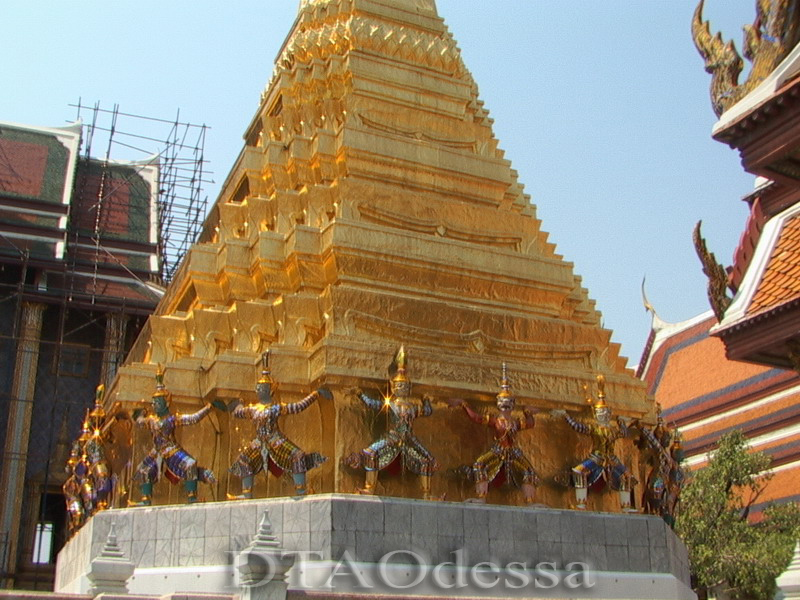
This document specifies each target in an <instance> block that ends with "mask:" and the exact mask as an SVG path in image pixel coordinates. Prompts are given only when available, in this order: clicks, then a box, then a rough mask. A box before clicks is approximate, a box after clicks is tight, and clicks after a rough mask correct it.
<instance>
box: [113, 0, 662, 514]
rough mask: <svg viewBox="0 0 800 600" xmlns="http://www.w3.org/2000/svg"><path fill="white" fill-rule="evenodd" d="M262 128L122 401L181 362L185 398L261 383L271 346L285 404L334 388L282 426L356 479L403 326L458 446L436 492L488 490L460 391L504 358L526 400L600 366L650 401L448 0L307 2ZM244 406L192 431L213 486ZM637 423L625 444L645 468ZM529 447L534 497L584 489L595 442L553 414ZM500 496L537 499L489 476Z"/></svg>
mask: <svg viewBox="0 0 800 600" xmlns="http://www.w3.org/2000/svg"><path fill="white" fill-rule="evenodd" d="M244 138H245V146H244V148H243V150H242V153H241V155H240V157H239V159H238V160H237V162H236V164H235V165H234V166H233V168H232V170H231V172H230V175H229V176H228V178H227V180H226V181H225V184H224V186H223V189H222V192H221V194H220V196H219V199H218V200H217V202H216V204H215V205H214V207H213V208H212V209H211V211H210V213H209V216H208V219H207V222H206V224H205V228H204V231H203V233H202V235H201V237H200V239H199V240H198V242H197V243H196V244H195V245H194V246H193V247H192V249H191V251H190V252H189V253H188V255H187V256H186V259H185V261H184V263H183V265H182V267H181V268H180V269H179V271H178V272H177V274H176V275H175V277H174V279H173V281H172V283H171V285H170V288H169V290H168V291H167V294H166V296H165V297H164V299H163V301H162V302H161V304H160V306H159V307H158V309H157V311H156V314H155V315H154V316H153V317H151V319H150V321H149V324H148V325H147V326H146V327H145V329H144V331H143V334H142V336H141V338H140V339H139V341H138V342H137V344H136V346H135V348H134V350H133V352H132V353H131V355H130V356H129V358H128V361H127V363H126V365H125V366H124V367H123V368H122V369H121V371H120V375H119V377H118V380H117V382H116V384H115V388H114V390H113V393H112V394H111V396H112V398H113V399H114V400H122V401H123V402H127V403H129V404H130V405H131V406H134V405H136V404H138V403H139V402H141V400H142V399H144V398H147V397H149V396H150V394H151V393H152V386H153V375H154V373H155V370H156V364H157V363H162V364H164V365H166V384H167V385H168V387H169V389H170V390H171V391H172V393H173V407H174V409H175V410H183V411H184V412H194V411H196V410H197V409H198V408H199V407H200V406H202V405H203V404H204V403H206V402H209V401H213V400H222V401H224V402H230V401H233V400H234V399H241V400H242V401H244V402H245V403H248V402H253V401H255V400H256V398H255V392H254V391H253V390H254V384H255V382H256V379H257V377H258V375H257V373H258V370H259V367H258V365H259V360H260V356H261V354H262V353H263V352H265V351H266V350H269V351H270V353H271V354H270V355H271V360H272V362H271V368H272V375H273V377H274V379H275V380H276V381H277V382H278V384H279V389H278V390H276V392H275V395H276V398H277V400H278V401H280V402H283V403H291V402H297V401H299V400H300V399H302V398H304V397H306V396H307V395H308V394H309V393H310V392H312V391H313V390H315V389H317V388H319V387H320V386H323V385H324V386H326V387H328V388H329V389H330V390H331V392H332V393H333V398H334V399H333V401H332V402H316V403H314V404H313V405H312V406H309V407H308V409H307V410H305V411H304V412H303V413H302V414H298V415H296V416H293V417H292V418H291V419H287V420H285V422H283V423H282V424H281V426H282V427H283V430H284V431H285V433H286V435H287V436H288V438H290V439H292V440H294V441H295V442H296V443H297V445H298V446H300V447H302V448H304V449H305V450H306V451H308V452H319V453H320V454H321V455H323V456H327V457H329V458H330V460H328V461H327V462H325V463H324V464H322V465H320V466H319V467H318V468H316V469H314V470H312V471H309V472H308V485H309V486H310V487H311V488H313V490H314V491H316V492H318V493H319V492H334V491H335V492H346V493H352V492H353V491H354V490H356V489H357V488H363V486H364V472H363V471H362V470H359V469H356V468H352V466H349V465H348V464H346V462H343V460H342V459H343V458H344V457H347V456H350V455H351V454H352V453H354V452H357V451H359V450H361V449H363V448H367V447H369V445H370V443H372V442H373V441H374V440H375V439H377V438H379V437H380V436H381V435H382V433H383V432H384V431H385V430H386V416H385V415H383V414H381V413H377V415H376V414H375V413H373V412H372V411H369V410H367V409H366V408H365V407H364V406H363V403H361V402H358V401H357V400H356V399H354V398H353V396H352V395H348V394H347V393H346V391H347V390H349V389H352V388H359V389H361V390H363V391H364V392H365V393H366V394H367V395H369V396H370V397H376V396H377V395H378V394H380V393H382V394H384V395H385V396H387V395H388V394H389V389H388V382H389V379H390V376H389V375H387V365H388V364H389V362H390V361H391V358H392V356H393V355H394V353H395V351H396V350H397V348H399V347H400V346H401V345H405V348H406V350H407V368H408V372H409V378H410V380H411V381H412V390H411V392H410V393H411V396H413V397H414V398H422V397H424V396H429V397H431V398H432V399H433V400H432V407H433V411H432V414H431V415H430V416H429V417H427V418H424V419H418V420H417V421H416V423H415V428H414V433H415V435H416V437H417V438H418V439H419V441H420V443H421V445H422V446H424V447H425V448H426V449H428V450H429V451H430V453H431V454H432V455H433V457H434V458H435V460H436V462H437V463H438V464H439V465H440V468H439V469H438V471H436V473H435V474H434V476H433V478H432V479H433V481H432V490H426V492H425V493H426V494H433V495H435V496H439V495H441V494H442V493H446V494H447V498H448V499H450V500H461V499H465V498H468V497H471V496H473V495H474V487H473V484H472V483H471V482H469V481H467V480H466V479H464V478H462V477H460V476H459V475H458V474H457V473H456V468H457V467H458V466H459V465H462V464H466V463H469V464H471V461H473V460H474V458H475V457H476V456H480V455H481V453H483V452H484V451H485V449H486V447H488V446H490V445H491V439H492V432H491V431H490V430H489V429H487V428H485V427H481V426H479V425H476V424H474V423H472V422H471V421H469V420H468V419H465V418H463V415H462V414H460V411H459V412H456V411H454V410H448V408H447V405H446V403H445V401H446V400H447V399H448V398H453V397H459V398H464V399H465V400H467V401H469V402H470V405H471V406H472V407H474V408H476V409H478V410H488V409H490V408H492V407H493V406H494V404H495V395H496V393H497V386H498V385H499V382H500V379H501V376H502V374H501V365H502V363H503V361H506V362H507V364H508V369H509V371H511V372H513V373H514V391H515V395H516V398H517V407H518V408H519V409H520V410H521V409H522V408H525V407H529V408H534V409H539V410H550V409H568V410H576V411H580V410H584V401H583V393H582V389H583V386H584V385H590V384H592V383H593V382H594V380H595V376H596V375H597V374H598V373H602V374H603V375H604V377H605V381H606V391H607V395H608V396H607V397H608V402H609V405H610V406H611V407H612V408H613V410H614V413H615V414H617V415H621V416H627V417H630V418H643V417H644V419H645V421H648V420H652V403H651V402H650V401H649V400H648V399H647V398H646V395H645V391H644V385H643V384H642V383H641V382H640V381H638V380H637V379H635V378H634V376H633V374H632V372H630V371H629V370H627V369H626V368H625V363H626V361H625V359H624V358H621V357H620V356H619V354H618V352H619V346H618V345H616V344H614V343H612V342H611V341H610V335H611V334H610V332H609V331H607V330H604V329H603V328H602V327H601V324H600V315H599V313H598V312H597V311H596V310H595V306H594V303H593V302H592V300H590V298H589V296H588V294H587V291H586V290H585V289H584V288H583V287H581V279H580V277H578V276H577V275H575V273H574V272H573V269H572V265H571V263H569V262H567V261H565V260H564V259H563V257H561V256H560V255H558V254H557V253H556V251H555V246H554V245H553V244H551V243H549V242H548V240H547V234H546V233H544V232H543V231H542V230H541V227H540V221H539V220H538V219H537V218H536V209H535V207H534V206H533V205H532V204H531V203H530V201H529V197H528V196H527V195H526V194H525V193H524V192H523V188H522V185H521V184H520V183H519V182H518V180H517V173H516V172H515V171H514V170H513V169H512V168H511V164H510V162H509V161H508V160H506V159H505V158H504V156H503V151H502V150H500V149H499V148H498V140H497V139H495V137H494V135H493V132H492V120H491V119H490V118H489V114H488V112H487V110H486V109H485V108H484V107H483V103H482V102H481V101H480V99H479V97H478V88H477V85H476V83H475V81H473V79H472V77H471V75H470V73H469V71H468V70H467V68H466V67H465V65H464V63H463V62H462V60H461V55H460V52H459V50H458V47H457V45H456V42H455V40H454V39H453V37H452V35H451V34H450V32H449V31H448V29H447V27H446V26H445V24H444V22H443V20H442V19H441V18H440V17H439V16H438V14H437V11H436V7H435V3H434V2H433V0H305V1H303V2H302V3H301V5H300V8H299V15H298V18H297V20H296V22H295V23H294V25H293V28H292V31H291V32H290V34H289V36H288V37H287V39H286V42H285V45H284V46H283V48H282V50H281V52H280V55H279V57H278V60H277V63H276V64H275V71H274V75H273V77H272V79H271V81H270V82H269V84H268V86H267V87H266V89H265V91H264V93H263V94H262V96H261V101H260V105H259V107H258V110H257V112H256V114H255V116H254V118H253V120H252V122H251V124H250V126H249V127H248V129H247V131H246V132H245V136H244ZM520 416H521V412H520ZM230 417H231V415H230V414H229V413H226V412H222V411H219V412H215V413H214V414H212V415H211V416H210V418H209V419H207V420H206V422H205V423H204V424H203V425H202V426H198V427H196V428H193V429H194V430H195V431H193V432H192V433H191V435H192V438H191V439H184V440H183V441H182V443H183V444H184V446H185V447H186V448H187V451H189V452H192V453H193V455H195V456H196V457H197V460H198V461H199V462H201V463H202V464H206V465H208V466H209V467H210V468H213V469H214V470H215V472H216V473H218V474H219V480H220V481H219V483H218V484H217V486H216V488H214V487H212V488H210V491H208V492H207V496H206V497H205V499H206V500H212V499H223V498H225V495H226V493H238V491H239V488H240V484H239V482H238V480H237V478H236V477H233V476H231V475H230V474H229V473H228V472H227V470H226V469H227V466H228V465H230V464H231V462H232V461H233V460H234V459H235V458H236V456H238V454H239V452H240V450H241V448H243V447H244V446H245V445H246V444H247V443H248V442H249V440H251V439H252V438H253V431H252V426H251V424H249V423H247V422H246V421H241V420H234V419H231V418H230ZM185 435H188V431H187V433H186V434H185ZM624 442H626V440H623V441H622V442H620V447H619V448H618V450H617V452H618V453H619V455H620V459H621V460H622V461H623V462H624V463H625V464H626V465H628V466H629V468H632V469H633V470H634V472H635V473H638V470H637V469H638V468H639V467H638V465H636V464H635V462H636V459H635V457H634V452H633V449H632V446H631V444H630V443H627V444H625V443H624ZM519 444H520V446H521V448H522V451H523V452H524V454H525V456H527V457H529V458H530V460H531V463H532V464H533V467H534V468H535V470H536V472H537V473H538V474H539V476H540V477H541V479H542V482H541V484H540V486H539V488H538V489H537V493H536V501H537V502H541V503H544V504H547V505H550V506H554V507H560V506H561V507H565V506H568V505H569V504H570V502H571V498H572V494H571V492H570V491H569V490H568V489H566V488H564V487H561V486H559V485H557V484H554V483H553V481H552V479H553V477H552V476H553V475H554V474H555V473H560V472H564V471H565V470H568V469H569V468H570V467H571V466H573V465H574V464H577V462H578V461H579V460H580V459H581V458H582V457H583V456H585V455H586V453H587V451H588V450H589V448H588V447H587V448H584V446H585V445H586V442H584V441H582V440H581V439H580V437H579V436H578V435H577V434H576V433H574V432H572V430H571V429H569V427H568V425H567V424H566V423H565V422H564V421H563V420H562V419H554V418H551V417H549V416H548V417H542V418H539V419H537V428H536V433H535V435H529V436H521V437H520V438H519ZM142 451H143V449H142V448H137V450H136V451H135V453H134V454H137V452H138V456H139V457H141V452H142ZM254 486H255V487H254V489H253V492H252V493H253V495H254V496H256V497H265V496H277V495H292V494H293V493H294V486H293V483H292V481H291V479H289V478H275V477H267V478H257V479H256V481H255V483H254ZM376 486H377V488H376V490H375V493H377V494H385V495H395V496H408V497H415V498H416V497H420V495H421V493H420V488H419V482H418V476H417V475H415V474H413V473H403V472H399V473H394V474H386V476H384V474H381V477H380V478H379V479H378V480H377V483H376ZM168 491H169V490H168V488H165V489H164V490H163V491H162V492H159V490H158V489H156V490H154V494H155V496H156V498H155V500H154V501H155V502H159V500H160V501H162V502H169V501H180V500H181V499H180V498H179V497H178V496H177V495H176V494H175V493H174V492H173V495H172V497H169V498H167V497H162V498H160V499H159V497H158V495H159V493H167V492H168ZM488 501H489V502H511V503H519V504H522V501H523V499H522V496H521V495H520V494H519V493H514V494H506V493H502V494H501V493H500V492H498V491H496V490H494V489H490V490H489V493H488ZM618 504H619V502H618V500H617V498H616V496H615V495H614V494H596V495H591V496H590V499H589V508H590V509H592V508H597V509H607V510H618V509H619V506H618Z"/></svg>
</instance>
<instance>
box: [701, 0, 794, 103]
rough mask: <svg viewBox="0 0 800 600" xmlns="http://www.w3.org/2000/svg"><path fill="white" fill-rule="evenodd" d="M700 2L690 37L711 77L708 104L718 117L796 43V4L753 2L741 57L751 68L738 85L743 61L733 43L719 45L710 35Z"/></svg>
mask: <svg viewBox="0 0 800 600" xmlns="http://www.w3.org/2000/svg"><path fill="white" fill-rule="evenodd" d="M704 3H705V0H700V3H699V4H698V5H697V9H696V10H695V12H694V18H693V19H692V38H693V39H694V44H695V46H696V47H697V51H698V52H699V53H700V56H702V57H703V60H704V61H705V64H706V71H708V72H709V73H711V75H712V79H711V105H712V107H713V109H714V113H716V115H717V116H718V117H719V116H720V115H722V113H724V112H725V111H726V110H728V109H729V108H730V107H732V106H733V105H734V104H736V103H737V102H739V100H741V99H742V98H744V97H745V96H746V95H747V94H749V93H750V92H751V91H752V90H753V89H755V88H756V87H757V86H758V84H760V83H761V82H762V81H764V79H765V78H766V77H767V76H768V75H769V74H770V73H772V71H774V70H775V68H776V67H777V66H778V65H779V64H780V63H781V61H782V60H783V59H784V58H786V57H787V56H788V54H789V52H791V51H792V49H793V48H794V47H795V45H796V44H797V43H798V42H799V41H800V2H798V0H756V19H755V21H754V22H753V24H752V25H745V26H744V28H743V29H744V39H743V41H742V48H743V50H742V55H743V56H744V58H746V59H747V60H748V61H749V62H750V63H751V65H752V66H751V68H750V72H749V73H748V75H747V79H745V81H744V82H742V83H739V75H740V74H741V73H742V69H743V68H744V60H742V56H741V55H740V54H739V52H738V51H737V50H736V46H735V45H734V43H733V41H728V42H723V41H722V35H721V34H720V33H717V34H716V35H713V36H712V35H711V30H710V26H709V23H708V21H703V5H704Z"/></svg>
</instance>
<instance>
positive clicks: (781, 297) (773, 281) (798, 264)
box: [747, 216, 800, 315]
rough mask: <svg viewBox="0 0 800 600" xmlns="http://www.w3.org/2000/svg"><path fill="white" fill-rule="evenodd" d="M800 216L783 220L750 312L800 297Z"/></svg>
mask: <svg viewBox="0 0 800 600" xmlns="http://www.w3.org/2000/svg"><path fill="white" fill-rule="evenodd" d="M798 275H800V216H798V217H794V218H793V219H791V220H789V221H787V222H786V223H785V224H784V226H783V230H782V231H781V233H780V237H779V239H778V243H777V244H776V245H775V249H774V250H773V251H772V256H771V257H770V259H769V263H768V264H767V267H766V269H764V274H763V275H762V277H761V282H760V283H759V285H758V289H757V290H756V293H755V294H754V296H753V300H752V302H751V303H750V306H749V307H748V310H747V314H748V315H753V314H756V313H760V312H763V311H765V310H769V309H771V308H774V307H776V306H778V305H780V304H783V303H784V302H788V301H789V300H793V299H795V298H797V297H800V277H799V276H798Z"/></svg>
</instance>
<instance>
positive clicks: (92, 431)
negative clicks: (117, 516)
mask: <svg viewBox="0 0 800 600" xmlns="http://www.w3.org/2000/svg"><path fill="white" fill-rule="evenodd" d="M104 395H105V386H103V385H99V386H97V391H96V393H95V402H94V408H93V409H92V412H90V413H89V418H88V422H89V432H88V433H89V437H88V438H87V440H86V442H85V444H84V447H83V448H84V450H83V452H84V455H85V456H86V461H87V465H88V476H89V477H90V478H91V480H92V487H93V489H94V510H95V511H97V510H104V509H106V508H108V502H109V499H110V497H111V491H112V488H113V481H112V479H111V469H110V467H109V465H108V460H106V452H105V437H106V435H105V433H106V413H105V410H103V396H104Z"/></svg>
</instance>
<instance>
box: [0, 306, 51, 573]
mask: <svg viewBox="0 0 800 600" xmlns="http://www.w3.org/2000/svg"><path fill="white" fill-rule="evenodd" d="M44 308H45V305H44V304H37V303H34V302H25V303H24V304H23V305H22V320H21V332H20V336H19V344H18V346H17V356H16V359H15V362H14V379H13V381H12V382H11V403H10V405H9V409H8V425H7V427H6V441H5V447H4V448H3V457H4V460H3V464H2V473H1V474H0V486H1V487H0V489H2V490H3V493H4V495H5V497H6V498H7V499H9V500H10V501H9V502H3V503H2V504H0V534H3V533H5V534H6V540H7V542H6V548H5V553H4V554H5V561H6V565H4V567H5V568H4V569H3V570H4V571H5V572H6V573H7V574H8V577H6V578H5V579H4V580H3V582H2V583H3V585H2V587H9V586H10V585H11V584H12V583H13V576H14V573H15V571H16V567H17V565H16V562H17V561H16V555H17V547H18V544H19V533H20V532H19V523H20V516H21V514H20V510H21V506H22V503H21V502H20V500H21V498H22V494H23V486H24V483H25V467H26V464H27V455H28V439H29V437H30V429H31V415H32V414H33V396H34V392H35V390H36V369H37V366H38V364H39V341H40V338H41V334H42V315H43V314H44Z"/></svg>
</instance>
